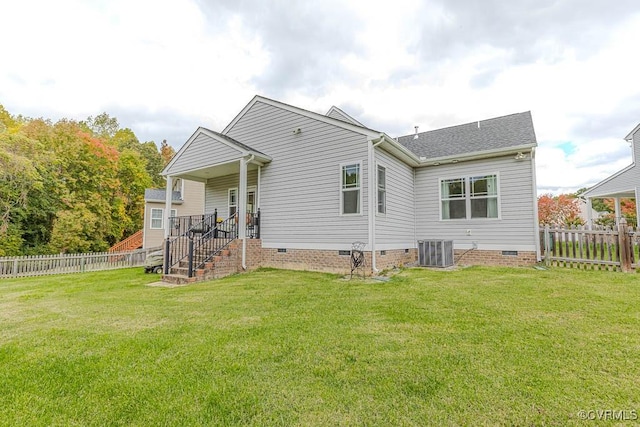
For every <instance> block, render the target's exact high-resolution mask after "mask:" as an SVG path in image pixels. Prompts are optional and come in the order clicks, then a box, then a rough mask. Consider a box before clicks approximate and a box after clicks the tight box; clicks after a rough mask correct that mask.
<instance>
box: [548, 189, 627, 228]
mask: <svg viewBox="0 0 640 427" xmlns="http://www.w3.org/2000/svg"><path fill="white" fill-rule="evenodd" d="M585 191H587V189H586V188H581V189H580V190H578V191H577V192H575V193H570V194H559V195H555V196H554V195H553V194H543V195H541V196H539V197H538V221H539V223H540V224H541V225H552V226H565V225H584V224H585V219H584V217H583V216H584V215H581V203H583V202H584V200H583V199H582V193H584V192H585ZM585 206H586V205H585ZM592 209H593V210H594V211H595V214H594V216H593V219H594V223H595V224H597V225H604V226H609V227H612V226H614V225H615V223H616V219H615V201H614V199H607V198H604V199H593V200H592ZM620 215H621V216H623V217H624V218H625V219H626V220H627V224H629V225H632V226H634V227H635V226H636V224H637V223H638V221H637V218H636V201H635V199H627V198H623V199H620Z"/></svg>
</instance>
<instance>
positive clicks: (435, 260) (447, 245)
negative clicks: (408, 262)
mask: <svg viewBox="0 0 640 427" xmlns="http://www.w3.org/2000/svg"><path fill="white" fill-rule="evenodd" d="M418 263H419V264H420V266H421V267H450V266H452V265H453V240H418Z"/></svg>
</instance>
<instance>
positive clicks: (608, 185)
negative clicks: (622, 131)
mask: <svg viewBox="0 0 640 427" xmlns="http://www.w3.org/2000/svg"><path fill="white" fill-rule="evenodd" d="M632 149H633V156H632V158H633V161H634V163H633V164H632V165H631V167H628V168H627V169H626V170H622V171H620V172H618V173H617V175H616V174H614V175H612V176H610V177H609V178H606V179H605V180H603V181H601V182H599V183H598V184H596V186H597V187H595V186H594V187H595V188H593V189H592V190H589V197H611V196H613V195H615V194H616V193H622V192H628V191H636V189H637V188H638V186H640V169H639V168H638V165H637V163H636V162H638V161H640V130H638V131H637V132H636V133H635V134H633V142H632Z"/></svg>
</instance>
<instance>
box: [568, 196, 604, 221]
mask: <svg viewBox="0 0 640 427" xmlns="http://www.w3.org/2000/svg"><path fill="white" fill-rule="evenodd" d="M573 203H574V204H575V205H576V206H577V207H578V209H579V213H578V217H579V218H580V219H581V220H582V223H583V224H588V223H589V219H591V220H592V221H595V220H597V219H598V218H600V217H601V216H602V213H601V212H598V211H596V210H595V209H593V207H592V206H591V205H590V204H589V203H587V201H586V200H584V199H582V198H580V197H576V198H575V199H573Z"/></svg>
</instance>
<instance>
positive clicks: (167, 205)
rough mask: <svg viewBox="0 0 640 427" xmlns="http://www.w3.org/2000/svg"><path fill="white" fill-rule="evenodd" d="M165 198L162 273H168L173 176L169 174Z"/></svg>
mask: <svg viewBox="0 0 640 427" xmlns="http://www.w3.org/2000/svg"><path fill="white" fill-rule="evenodd" d="M165 192H166V193H165V199H164V214H163V215H162V216H163V225H164V239H163V241H162V252H163V253H164V256H163V258H162V259H163V273H164V274H169V234H170V224H169V217H170V216H171V202H172V201H173V200H172V199H173V178H172V177H171V175H167V187H166V190H165Z"/></svg>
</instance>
